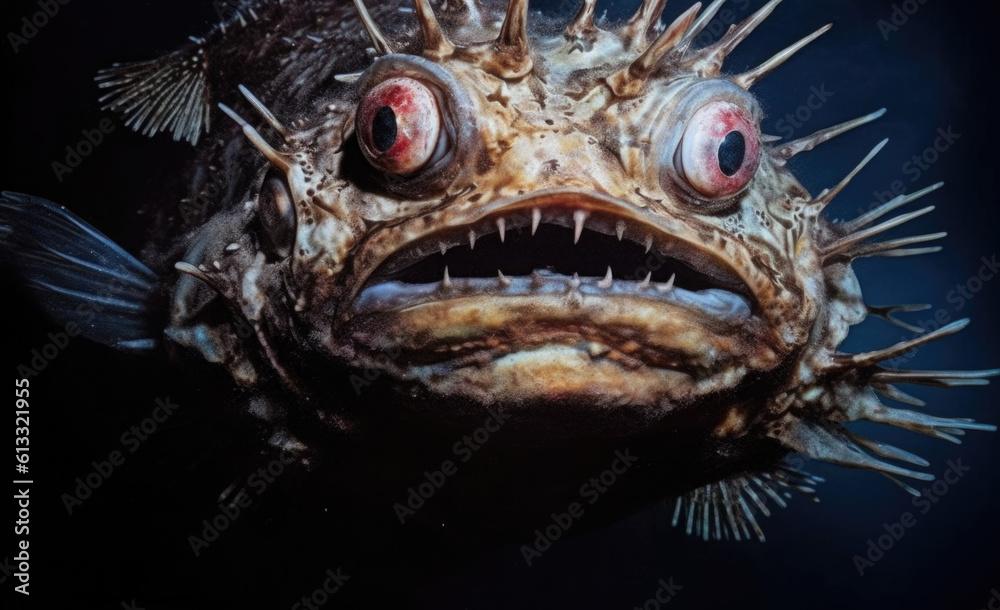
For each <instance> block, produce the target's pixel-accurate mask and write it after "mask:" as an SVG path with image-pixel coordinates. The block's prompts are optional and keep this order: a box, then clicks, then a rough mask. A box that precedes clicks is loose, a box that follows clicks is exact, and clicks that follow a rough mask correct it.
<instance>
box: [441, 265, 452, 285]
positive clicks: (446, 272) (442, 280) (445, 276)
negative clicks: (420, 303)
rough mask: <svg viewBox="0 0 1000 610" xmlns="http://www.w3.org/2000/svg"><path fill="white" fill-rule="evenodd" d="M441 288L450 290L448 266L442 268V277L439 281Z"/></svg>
mask: <svg viewBox="0 0 1000 610" xmlns="http://www.w3.org/2000/svg"><path fill="white" fill-rule="evenodd" d="M441 287H442V288H451V278H450V277H449V276H448V265H445V266H444V277H443V278H442V279H441Z"/></svg>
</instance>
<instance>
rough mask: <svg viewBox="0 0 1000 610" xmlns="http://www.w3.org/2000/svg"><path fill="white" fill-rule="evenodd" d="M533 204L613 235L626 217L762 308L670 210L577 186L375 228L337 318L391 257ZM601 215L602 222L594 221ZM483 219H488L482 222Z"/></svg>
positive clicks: (745, 281)
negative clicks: (653, 210) (581, 216)
mask: <svg viewBox="0 0 1000 610" xmlns="http://www.w3.org/2000/svg"><path fill="white" fill-rule="evenodd" d="M534 208H538V209H540V210H541V211H542V214H543V220H542V222H543V223H544V222H546V219H545V216H546V214H549V213H551V212H552V211H553V210H561V211H562V212H563V214H564V218H563V220H564V221H565V218H569V217H571V215H572V212H573V211H577V210H580V211H583V212H584V213H585V214H587V220H586V227H587V229H588V230H596V231H598V232H601V233H606V234H609V235H611V234H614V230H611V232H609V229H608V225H607V222H606V221H607V220H609V219H610V220H615V221H618V220H620V221H623V222H624V223H625V231H624V235H623V238H624V239H625V240H629V241H631V242H634V243H639V244H642V242H641V241H640V239H645V238H644V237H643V238H640V237H639V236H640V235H649V236H652V239H653V244H654V247H660V248H661V249H662V248H663V247H665V248H666V249H667V250H669V253H668V256H669V257H670V258H674V259H678V260H680V261H681V262H684V263H686V264H689V265H691V266H692V267H694V266H695V265H697V268H698V269H699V271H701V272H702V273H703V274H704V275H706V276H708V277H710V278H711V279H712V280H714V282H716V283H717V284H718V287H719V288H722V289H724V290H728V291H730V292H734V293H736V294H738V295H740V296H741V297H743V298H744V299H745V300H747V301H748V305H749V307H750V309H751V312H752V314H753V315H757V314H758V312H760V311H761V304H762V300H763V298H764V296H763V295H762V294H761V291H760V290H755V289H754V287H753V282H752V280H751V279H750V278H748V277H745V276H744V274H742V273H741V272H740V270H739V268H738V267H737V266H736V265H734V264H733V263H732V262H731V261H729V260H727V259H726V258H725V257H724V256H722V255H721V254H720V253H719V252H718V251H716V250H714V249H712V248H711V247H709V246H706V245H705V244H700V243H698V242H695V241H692V240H691V239H690V238H688V237H687V236H683V235H680V234H678V232H677V231H672V230H671V229H670V228H669V226H668V225H669V224H670V222H678V221H676V220H671V219H670V218H669V217H666V216H659V215H654V214H650V213H642V208H640V207H637V206H636V204H634V203H631V202H627V201H623V200H621V199H618V198H616V197H612V196H610V195H606V194H604V193H598V192H592V191H586V190H582V189H577V188H552V189H545V190H540V191H534V192H531V193H528V194H522V195H518V196H516V197H510V198H505V199H498V200H496V201H492V202H489V203H487V204H484V205H478V206H475V207H467V209H465V210H460V211H457V212H456V211H454V210H449V209H447V208H438V209H437V210H434V211H432V212H429V213H428V214H424V215H421V216H418V217H415V218H411V219H408V220H406V221H404V222H402V223H399V224H396V225H391V226H388V227H384V228H382V229H381V230H379V231H377V232H376V233H375V234H374V235H372V236H371V237H370V238H369V239H368V240H367V241H365V242H364V243H363V244H362V245H361V246H360V248H359V249H358V250H357V252H356V254H355V256H354V260H355V264H354V266H353V269H352V272H351V274H350V276H349V278H348V281H347V283H346V288H347V292H346V295H345V298H344V300H343V301H341V302H342V303H345V304H346V305H345V306H343V307H342V308H341V309H340V315H339V316H338V322H343V321H346V319H347V318H349V317H350V316H351V314H352V313H353V310H354V306H355V304H356V302H357V300H358V299H359V296H360V295H361V292H362V290H363V289H365V288H366V287H368V286H369V285H371V284H372V282H373V280H375V279H377V278H378V277H379V276H380V275H386V274H385V273H383V271H384V267H385V265H386V263H387V261H391V259H393V258H394V257H397V258H398V257H399V256H400V255H405V254H406V253H408V252H409V253H412V255H413V256H414V257H415V258H413V259H412V260H410V261H407V263H406V264H410V263H412V262H415V261H418V260H420V259H421V258H423V257H426V256H430V255H432V254H434V253H436V252H438V251H439V250H438V242H441V241H445V242H448V243H451V244H461V243H467V239H468V237H467V233H468V230H469V229H470V228H473V227H477V226H478V227H486V228H485V229H484V230H481V231H477V233H478V235H479V236H483V235H486V234H488V233H491V232H492V233H496V232H497V231H498V229H497V228H496V227H495V226H493V228H492V231H491V230H490V229H489V227H490V226H492V223H493V221H494V220H495V219H497V218H500V217H504V218H511V217H514V218H518V219H521V220H524V219H526V218H530V217H531V211H532V209H534ZM435 215H437V218H435ZM434 220H437V222H434ZM549 220H550V222H549V224H563V225H564V226H565V222H560V221H559V220H560V219H559V217H558V216H557V217H556V218H555V219H554V220H555V222H551V220H553V219H552V218H550V219H549ZM597 220H600V221H602V222H596V221H597ZM529 222H530V221H529ZM484 223H489V224H486V225H484ZM522 226H523V225H522ZM511 228H513V227H511ZM688 228H689V229H690V227H688ZM421 229H422V230H421ZM420 248H423V253H421V252H420ZM650 251H651V252H652V250H650ZM402 266H405V265H402ZM391 271H392V269H390V272H391Z"/></svg>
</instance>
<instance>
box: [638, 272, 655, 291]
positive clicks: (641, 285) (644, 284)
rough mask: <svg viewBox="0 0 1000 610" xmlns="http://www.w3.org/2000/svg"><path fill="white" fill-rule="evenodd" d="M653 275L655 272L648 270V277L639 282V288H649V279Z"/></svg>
mask: <svg viewBox="0 0 1000 610" xmlns="http://www.w3.org/2000/svg"><path fill="white" fill-rule="evenodd" d="M652 277H653V272H652V271H647V272H646V279H644V280H642V281H641V282H639V290H645V289H647V288H649V280H650V279H652Z"/></svg>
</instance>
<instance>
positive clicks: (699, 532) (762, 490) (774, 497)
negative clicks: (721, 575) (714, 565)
mask: <svg viewBox="0 0 1000 610" xmlns="http://www.w3.org/2000/svg"><path fill="white" fill-rule="evenodd" d="M822 482H823V479H821V478H820V477H817V476H813V475H811V474H808V473H805V472H802V471H801V470H798V469H796V468H793V467H791V466H790V465H787V464H781V465H780V466H778V467H777V468H776V469H775V470H772V471H770V472H763V473H752V474H751V473H743V474H739V475H736V476H732V477H729V478H728V479H723V480H721V481H716V482H714V483H709V484H708V485H703V486H702V487H698V488H697V489H694V490H692V491H689V492H688V493H686V494H684V495H683V496H680V497H678V498H677V499H676V500H675V502H674V514H673V520H672V521H671V523H672V524H673V525H674V526H675V527H676V526H677V525H678V523H681V522H683V523H684V528H685V531H686V532H687V534H688V535H695V536H700V537H701V538H702V539H704V540H708V539H709V538H711V539H714V540H722V539H723V538H725V539H726V540H729V538H730V536H732V537H733V538H735V539H736V540H737V541H740V540H749V539H750V538H751V534H750V531H751V530H753V535H754V536H756V537H757V539H758V540H760V541H761V542H764V531H763V530H762V529H761V527H760V524H759V523H757V518H756V517H755V516H754V511H755V510H757V511H759V512H760V513H761V514H763V515H764V516H765V517H770V516H771V511H770V510H769V509H768V507H767V505H768V503H769V502H774V504H775V505H777V506H780V507H781V508H785V506H786V503H785V499H787V498H790V497H791V494H790V493H789V492H788V491H787V490H789V489H794V490H796V491H798V492H801V493H803V494H805V495H807V496H808V497H810V498H812V499H813V500H814V501H816V502H818V501H819V498H817V497H816V490H815V485H816V484H818V483H822Z"/></svg>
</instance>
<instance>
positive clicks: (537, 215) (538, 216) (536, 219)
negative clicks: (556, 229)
mask: <svg viewBox="0 0 1000 610" xmlns="http://www.w3.org/2000/svg"><path fill="white" fill-rule="evenodd" d="M540 222H542V211H541V210H540V209H538V208H532V209H531V234H532V235H534V234H535V231H537V230H538V223H540Z"/></svg>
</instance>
